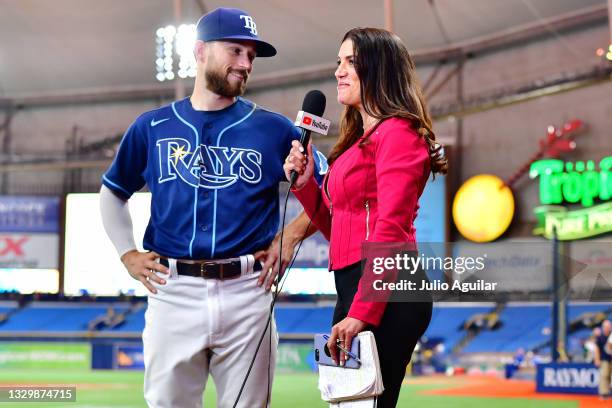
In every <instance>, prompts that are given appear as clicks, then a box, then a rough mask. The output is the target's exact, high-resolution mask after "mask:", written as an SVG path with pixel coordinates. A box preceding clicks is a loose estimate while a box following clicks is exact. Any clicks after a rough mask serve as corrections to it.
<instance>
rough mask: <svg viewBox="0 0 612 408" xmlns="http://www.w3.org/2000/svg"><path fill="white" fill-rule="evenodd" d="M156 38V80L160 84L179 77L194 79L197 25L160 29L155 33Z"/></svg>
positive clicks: (168, 26) (171, 26)
mask: <svg viewBox="0 0 612 408" xmlns="http://www.w3.org/2000/svg"><path fill="white" fill-rule="evenodd" d="M155 37H156V38H155V45H156V51H155V72H156V74H155V78H156V79H157V80H158V81H159V82H163V81H171V80H173V79H174V78H176V77H177V76H178V77H179V78H194V77H195V74H196V62H195V57H194V55H193V46H194V44H195V40H196V26H195V24H181V25H180V26H179V27H178V28H177V27H175V26H173V25H167V26H165V27H160V28H158V29H157V30H156V31H155ZM175 61H177V62H176V63H175Z"/></svg>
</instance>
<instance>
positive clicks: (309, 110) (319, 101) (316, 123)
mask: <svg viewBox="0 0 612 408" xmlns="http://www.w3.org/2000/svg"><path fill="white" fill-rule="evenodd" d="M323 112H325V95H323V92H321V91H319V90H313V91H310V92H308V93H307V94H306V96H305V97H304V102H302V110H301V111H299V112H298V114H297V118H296V119H295V123H294V125H295V126H297V127H299V128H300V143H301V144H302V146H304V154H306V152H307V148H308V143H309V142H310V133H311V132H315V133H319V134H322V135H327V132H328V131H329V128H330V125H331V122H330V121H329V120H327V119H325V118H323V117H321V115H323ZM297 178H298V173H297V172H296V171H295V170H292V171H291V185H293V184H295V181H296V180H297Z"/></svg>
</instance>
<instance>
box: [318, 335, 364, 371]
mask: <svg viewBox="0 0 612 408" xmlns="http://www.w3.org/2000/svg"><path fill="white" fill-rule="evenodd" d="M328 340H329V334H315V338H314V356H315V361H316V362H317V363H319V364H321V365H326V366H332V367H340V366H339V365H338V364H336V363H334V360H332V358H331V354H330V353H329V348H327V341H328ZM338 351H339V353H340V354H343V352H342V351H340V350H338ZM351 353H352V354H353V355H354V356H356V357H357V358H361V357H360V354H359V337H353V341H352V342H351ZM360 366H361V363H360V362H358V361H357V360H355V359H354V358H351V357H348V359H347V360H346V361H345V362H344V368H359V367H360Z"/></svg>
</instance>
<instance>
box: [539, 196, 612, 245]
mask: <svg viewBox="0 0 612 408" xmlns="http://www.w3.org/2000/svg"><path fill="white" fill-rule="evenodd" d="M535 213H536V216H537V221H538V224H537V226H536V228H535V229H534V230H533V233H534V234H536V235H543V236H545V237H546V238H548V239H552V238H553V229H555V228H556V229H557V238H558V239H560V240H562V241H569V240H574V239H581V238H588V237H593V236H595V235H600V234H605V233H607V232H612V203H605V204H600V205H597V206H594V207H590V208H584V209H581V210H574V211H569V210H568V209H567V208H566V207H563V206H557V205H544V206H541V207H537V208H536V209H535Z"/></svg>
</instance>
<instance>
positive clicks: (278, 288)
mask: <svg viewBox="0 0 612 408" xmlns="http://www.w3.org/2000/svg"><path fill="white" fill-rule="evenodd" d="M291 187H293V183H291V182H290V184H289V188H288V189H287V193H286V194H285V202H284V208H283V217H282V221H281V232H280V239H279V247H278V248H279V249H278V252H279V254H278V274H277V275H276V277H275V280H276V287H275V289H274V293H273V294H272V301H271V302H270V311H269V313H268V320H267V322H266V325H265V327H264V330H263V332H262V333H261V337H260V338H259V341H258V342H257V348H256V349H255V353H254V354H253V358H252V359H251V363H250V364H249V369H248V370H247V373H246V375H245V377H244V380H243V381H242V385H241V386H240V391H239V392H238V396H237V397H236V400H235V402H234V405H233V406H232V407H233V408H236V407H237V406H238V402H239V401H240V397H241V396H242V392H243V391H244V387H245V386H246V383H247V380H248V379H249V376H250V374H251V370H252V369H253V365H254V364H255V360H256V359H257V354H258V353H259V348H260V347H261V344H262V342H263V339H264V338H265V336H266V333H267V332H268V328H270V336H269V338H270V342H269V354H268V356H269V357H268V386H267V391H266V393H267V396H266V407H267V406H268V404H269V402H270V393H271V381H270V368H271V365H270V364H271V360H272V359H271V358H270V357H271V355H272V330H271V324H270V323H271V322H272V316H273V314H274V306H275V305H276V300H277V298H278V295H279V294H280V292H281V290H282V288H283V286H284V284H285V281H286V280H287V276H288V275H289V271H290V270H291V268H292V267H293V263H294V262H295V259H296V258H297V256H298V254H299V252H300V248H301V247H302V243H303V242H304V239H305V238H304V237H305V235H306V233H307V232H308V230H309V229H310V226H311V225H312V220H310V219H309V221H308V225H307V226H306V229H305V230H304V233H303V234H302V239H301V240H300V243H299V244H298V246H297V248H296V250H295V253H294V254H293V258H292V259H291V262H290V263H289V265H287V268H286V269H285V273H284V274H283V275H282V277H281V271H282V267H283V238H284V235H285V220H286V216H287V202H288V201H289V194H290V193H291ZM317 204H320V201H319V203H317ZM318 207H319V205H317V211H318Z"/></svg>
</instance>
